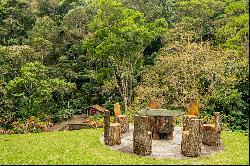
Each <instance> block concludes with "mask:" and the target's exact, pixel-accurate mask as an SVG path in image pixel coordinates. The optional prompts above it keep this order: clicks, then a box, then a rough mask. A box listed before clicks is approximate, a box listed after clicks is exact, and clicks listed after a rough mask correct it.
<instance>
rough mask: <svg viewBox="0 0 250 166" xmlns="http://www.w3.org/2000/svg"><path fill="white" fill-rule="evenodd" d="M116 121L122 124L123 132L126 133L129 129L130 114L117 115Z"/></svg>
mask: <svg viewBox="0 0 250 166" xmlns="http://www.w3.org/2000/svg"><path fill="white" fill-rule="evenodd" d="M116 123H120V124H121V132H122V133H126V132H127V131H128V130H129V123H128V116H127V115H117V117H116Z"/></svg>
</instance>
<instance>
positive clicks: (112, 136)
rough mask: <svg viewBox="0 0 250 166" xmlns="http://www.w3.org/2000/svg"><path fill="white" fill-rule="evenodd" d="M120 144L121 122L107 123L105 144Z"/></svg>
mask: <svg viewBox="0 0 250 166" xmlns="http://www.w3.org/2000/svg"><path fill="white" fill-rule="evenodd" d="M120 144H121V124H119V123H111V124H110V125H109V131H108V138H107V145H109V146H112V145H120Z"/></svg>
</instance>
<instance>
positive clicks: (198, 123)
mask: <svg viewBox="0 0 250 166" xmlns="http://www.w3.org/2000/svg"><path fill="white" fill-rule="evenodd" d="M201 146H202V120H201V119H192V120H191V121H190V126H189V128H188V130H184V131H183V132H182V141H181V154H183V155H184V156H188V157H197V156H200V154H201Z"/></svg>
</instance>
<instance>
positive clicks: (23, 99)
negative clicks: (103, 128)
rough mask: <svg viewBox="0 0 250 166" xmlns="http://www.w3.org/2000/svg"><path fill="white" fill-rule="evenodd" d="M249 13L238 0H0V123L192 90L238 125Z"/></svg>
mask: <svg viewBox="0 0 250 166" xmlns="http://www.w3.org/2000/svg"><path fill="white" fill-rule="evenodd" d="M248 22H249V4H248V1H247V0H117V1H114V0H1V1H0V129H1V128H2V129H5V130H22V126H24V125H25V124H26V123H29V122H32V120H33V121H34V119H35V120H36V121H37V122H39V125H41V126H40V127H41V130H42V128H43V127H44V125H45V126H46V125H47V124H48V122H51V123H56V122H60V121H62V120H65V119H67V118H69V117H71V116H72V115H74V114H81V113H85V112H86V110H87V109H88V107H89V106H91V105H93V104H100V105H103V106H104V107H106V108H107V109H109V110H110V111H113V104H114V103H116V102H119V103H121V105H122V111H123V113H126V114H128V115H131V116H132V115H133V114H134V113H135V112H136V111H138V110H140V109H142V108H145V106H146V105H147V103H148V102H149V101H151V100H158V101H159V103H160V105H161V107H162V108H167V109H178V110H182V111H186V106H187V103H188V101H189V99H190V98H195V99H196V100H198V101H199V105H200V113H201V116H203V118H204V119H206V118H208V119H209V118H210V116H211V115H212V113H213V112H214V111H217V112H220V113H221V114H222V121H223V126H224V127H226V128H228V129H231V130H245V131H246V130H248V123H249V120H248V118H249V113H248V110H249V104H248V102H249V52H248V51H249V47H248V44H249V25H248ZM31 131H33V130H31Z"/></svg>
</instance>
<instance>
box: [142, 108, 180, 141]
mask: <svg viewBox="0 0 250 166" xmlns="http://www.w3.org/2000/svg"><path fill="white" fill-rule="evenodd" d="M181 114H182V113H181V112H180V111H177V110H167V109H148V110H142V111H139V112H138V115H140V116H148V117H149V119H150V125H149V126H150V131H151V132H152V139H154V140H160V139H167V140H169V139H173V132H174V125H175V118H176V116H179V115H181Z"/></svg>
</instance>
